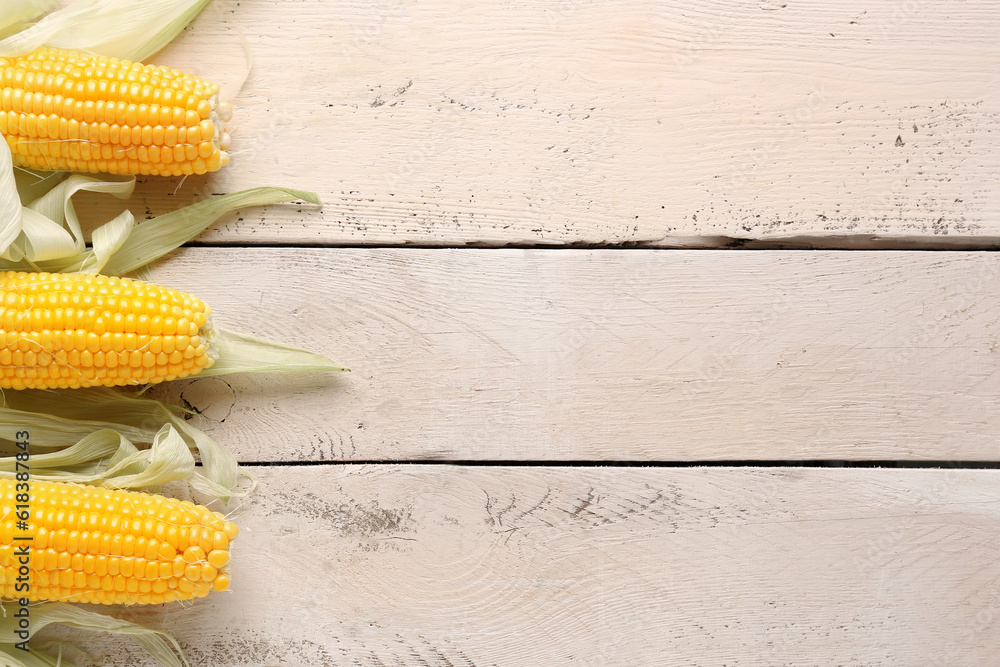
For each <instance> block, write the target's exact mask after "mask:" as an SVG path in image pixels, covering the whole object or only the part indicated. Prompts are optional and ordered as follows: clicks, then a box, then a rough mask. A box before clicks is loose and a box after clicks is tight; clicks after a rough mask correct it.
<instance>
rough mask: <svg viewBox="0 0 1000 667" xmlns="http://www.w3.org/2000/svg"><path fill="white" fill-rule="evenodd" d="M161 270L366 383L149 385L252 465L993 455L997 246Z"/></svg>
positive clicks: (238, 263) (997, 393)
mask: <svg viewBox="0 0 1000 667" xmlns="http://www.w3.org/2000/svg"><path fill="white" fill-rule="evenodd" d="M156 272H157V275H158V276H159V279H160V280H161V281H162V282H165V283H166V284H169V285H172V286H176V287H179V288H182V289H186V290H188V291H191V292H194V293H196V294H199V295H200V296H202V298H204V299H205V300H206V301H207V302H208V303H210V304H212V305H213V306H214V308H215V317H216V321H217V323H219V324H220V325H222V326H228V327H229V328H233V329H236V330H242V331H246V332H247V333H252V334H256V335H260V336H264V337H267V338H272V339H276V340H279V341H282V342H286V343H289V344H294V345H300V346H305V347H309V348H310V349H313V350H315V351H318V352H321V353H324V354H327V355H329V356H330V357H332V358H334V359H336V360H337V361H339V362H340V363H343V364H345V365H347V366H349V367H350V368H352V369H353V372H352V373H350V374H338V375H335V376H310V377H301V376H300V377H270V378H266V379H262V378H260V377H236V376H231V377H230V378H227V379H224V378H213V379H202V380H198V379H195V380H193V381H188V382H182V383H176V384H171V385H170V387H164V388H161V389H158V390H157V395H159V396H162V397H165V398H167V399H168V400H172V401H178V402H180V401H186V402H187V403H188V404H190V405H191V406H192V407H194V408H197V409H198V410H200V411H201V412H202V413H203V420H202V422H203V423H204V424H205V426H206V428H207V430H208V431H209V432H210V433H211V434H213V435H214V436H215V437H216V438H218V439H219V440H220V441H221V442H224V443H225V444H226V445H228V446H229V447H231V448H232V449H234V450H235V451H237V452H238V455H239V456H240V457H241V458H242V460H244V461H261V460H268V461H283V460H284V461H289V460H311V461H324V460H352V461H365V460H373V459H379V460H407V459H444V460H462V459H487V460H489V459H499V460H708V459H715V460H719V459H722V460H743V459H754V460H761V459H842V458H843V459H917V460H928V459H949V460H950V459H962V460H991V461H995V460H997V458H998V456H997V449H996V434H997V433H998V432H1000V411H998V410H996V405H997V401H998V398H1000V374H998V373H997V355H998V349H1000V343H998V341H1000V297H998V295H997V292H996V290H995V289H994V288H995V286H996V285H997V284H998V282H997V280H998V275H1000V257H998V256H997V255H995V254H992V253H920V252H909V253H907V252H900V253H896V252H888V253H887V252H852V253H845V252H789V251H773V252H766V251H743V252H735V251H663V250H659V251H657V250H621V251H608V250H601V251H591V250H505V249H494V250H484V249H479V250H473V249H466V250H416V249H386V250H371V249H367V250H361V249H339V250H337V249H326V250H319V249H317V250H301V249H299V250H292V249H285V250H276V249H270V250H267V249H257V250H254V249H243V248H241V249H189V250H187V251H185V252H183V253H180V254H178V255H177V256H176V257H174V258H173V259H171V260H170V261H168V262H166V263H164V264H162V265H161V266H159V267H158V268H157V270H156ZM237 397H238V400H237Z"/></svg>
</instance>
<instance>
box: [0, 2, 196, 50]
mask: <svg viewBox="0 0 1000 667" xmlns="http://www.w3.org/2000/svg"><path fill="white" fill-rule="evenodd" d="M208 3H209V0H82V1H81V2H76V3H73V4H71V5H69V6H67V7H64V8H62V9H59V10H57V11H54V12H52V13H51V14H49V15H47V16H45V17H44V18H42V19H41V20H40V21H38V22H37V23H36V24H34V25H33V26H31V27H29V28H26V29H25V30H22V31H21V32H18V33H16V34H13V35H11V36H10V37H7V38H6V39H4V40H0V56H20V55H24V54H26V53H30V52H32V51H34V50H35V49H37V48H39V47H41V46H52V47H55V48H60V49H73V50H77V51H89V52H91V53H97V54H100V55H102V56H110V57H114V58H127V59H129V60H143V59H145V58H147V57H148V56H150V55H152V54H154V53H156V52H157V51H159V50H160V49H162V48H163V47H164V46H166V45H167V44H169V43H170V41H171V40H172V39H173V38H174V37H176V36H177V34H178V33H179V32H180V31H181V30H183V29H184V26H186V25H187V24H188V23H190V22H191V21H192V20H193V19H194V18H195V17H196V16H197V15H198V14H199V13H200V12H201V10H202V9H204V8H205V6H206V5H207V4H208Z"/></svg>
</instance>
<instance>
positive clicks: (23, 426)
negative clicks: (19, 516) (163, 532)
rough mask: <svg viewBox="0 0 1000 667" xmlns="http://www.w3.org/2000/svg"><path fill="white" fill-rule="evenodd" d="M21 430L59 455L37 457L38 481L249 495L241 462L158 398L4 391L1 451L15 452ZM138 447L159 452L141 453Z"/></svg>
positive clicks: (2, 466)
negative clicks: (173, 484)
mask: <svg viewBox="0 0 1000 667" xmlns="http://www.w3.org/2000/svg"><path fill="white" fill-rule="evenodd" d="M18 431H28V432H29V433H30V434H31V446H32V448H44V449H52V450H55V451H52V452H46V453H44V454H35V455H34V456H32V459H31V460H32V476H42V475H46V476H51V477H53V478H55V477H58V479H60V480H61V481H72V482H80V483H101V484H103V485H104V486H110V487H114V488H130V489H143V490H155V488H156V487H159V486H160V485H162V484H165V483H166V482H170V481H175V480H186V481H187V482H188V483H189V484H190V485H191V486H192V488H194V489H195V490H197V491H198V492H199V493H202V494H206V495H209V496H211V497H214V498H218V499H221V500H223V501H224V502H225V501H227V500H228V499H229V498H230V497H232V496H239V495H242V493H241V492H240V491H239V490H238V489H237V486H238V483H239V473H238V465H237V463H236V459H235V457H234V456H233V455H232V454H231V453H230V452H229V451H227V450H226V449H224V448H223V447H221V446H219V445H218V444H217V443H216V442H215V441H214V440H212V439H211V438H209V437H208V436H207V435H206V434H205V433H204V432H202V431H201V430H200V429H198V428H196V427H195V426H192V425H191V424H190V423H189V422H187V421H185V420H184V419H183V417H182V416H181V415H180V414H179V413H178V411H177V410H176V409H174V408H171V407H170V406H168V405H167V404H165V403H161V402H160V401H157V400H154V399H151V398H144V397H141V396H135V395H130V394H126V393H122V392H119V391H115V390H113V389H109V388H102V387H94V388H90V389H53V390H47V391H39V390H24V391H8V392H4V395H3V402H2V404H0V449H3V450H4V451H6V453H8V454H13V453H14V450H13V442H14V441H15V439H16V434H17V432H18ZM133 443H143V444H146V443H148V444H150V445H151V447H150V448H149V449H145V450H140V449H138V448H137V447H136V446H135V445H134V444H133ZM194 450H197V452H198V455H199V458H200V459H201V463H202V465H201V468H200V469H199V468H195V467H194V459H193V458H192V457H191V452H192V451H194ZM46 457H47V458H46ZM12 465H13V463H12V459H11V457H8V458H7V459H3V458H0V472H2V471H9V470H11V469H12V467H11V466H12ZM60 471H62V472H60ZM63 472H64V473H66V474H62V473H63Z"/></svg>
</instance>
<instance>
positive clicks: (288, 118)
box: [83, 0, 1000, 246]
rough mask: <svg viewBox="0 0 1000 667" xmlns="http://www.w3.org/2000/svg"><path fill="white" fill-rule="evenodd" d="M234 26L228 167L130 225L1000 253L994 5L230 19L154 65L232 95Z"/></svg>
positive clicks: (475, 7)
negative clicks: (292, 198) (978, 247)
mask: <svg viewBox="0 0 1000 667" xmlns="http://www.w3.org/2000/svg"><path fill="white" fill-rule="evenodd" d="M237 31H239V32H242V33H243V34H245V35H246V36H247V38H248V39H249V40H250V43H251V45H252V47H253V53H254V68H253V71H252V73H251V75H250V78H249V80H248V81H247V83H246V85H245V86H244V88H243V90H242V92H241V93H240V94H239V96H238V97H237V98H236V99H235V104H236V107H237V110H236V114H237V115H236V120H235V129H234V132H233V137H234V152H235V154H234V159H233V163H232V164H231V166H229V167H228V168H227V169H226V170H225V171H224V172H223V173H221V174H220V175H218V176H213V177H209V178H203V179H197V178H192V179H188V181H187V182H186V183H184V185H182V186H180V187H179V188H178V183H177V181H175V180H167V181H161V180H155V181H149V182H146V183H143V184H142V185H141V186H140V188H139V191H138V193H139V197H138V198H137V200H136V201H135V203H134V211H135V213H136V215H137V216H139V217H140V218H143V217H144V216H146V215H147V214H158V213H162V212H165V211H168V210H172V209H173V208H175V207H176V206H178V205H180V204H184V203H189V202H191V201H194V200H197V199H200V198H204V197H206V196H210V195H211V194H212V193H219V192H230V191H235V190H238V189H242V188H245V187H249V186H252V185H265V184H275V185H287V186H293V187H301V188H305V189H315V190H317V191H319V192H320V194H321V195H322V197H323V199H324V201H325V202H326V205H325V207H324V208H323V210H322V211H312V210H309V211H300V209H299V208H298V207H279V208H275V209H272V210H269V211H259V210H254V211H243V212H239V213H237V214H234V215H232V216H229V217H227V218H226V219H225V220H224V221H223V222H221V223H220V224H219V225H218V226H217V227H216V228H215V229H214V230H212V231H210V232H209V233H207V234H205V235H204V236H203V237H202V239H203V240H205V241H221V242H234V241H235V242H239V243H274V242H294V243H325V244H345V243H346V244H359V243H360V244H371V243H377V244H397V243H398V244H403V243H409V244H412V243H417V244H429V245H441V244H445V245H464V244H466V243H481V244H550V243H555V244H571V243H593V244H650V245H666V246H684V245H695V246H705V245H708V246H712V245H718V244H730V243H732V242H733V240H734V239H739V240H751V241H754V240H765V241H773V240H784V241H786V242H790V243H794V242H802V243H806V244H824V243H826V244H829V243H839V244H844V245H848V246H857V245H859V244H860V245H863V244H865V243H879V242H888V243H901V242H919V243H933V244H935V245H947V244H953V243H958V244H969V243H981V244H996V243H998V242H1000V198H998V196H997V189H996V187H995V186H994V185H995V183H996V182H997V181H998V180H1000V164H998V162H997V159H996V156H997V155H998V154H1000V144H998V137H1000V132H998V129H1000V124H998V118H1000V92H998V91H1000V86H998V85H997V74H996V67H995V66H994V65H995V63H996V62H997V61H998V57H1000V47H998V45H997V42H996V39H995V35H996V34H998V33H1000V10H998V8H997V6H996V4H995V3H993V2H990V1H989V0H975V1H972V2H964V1H960V0H947V1H941V2H921V1H919V0H917V1H912V2H911V1H905V2H904V1H902V0H900V1H896V2H886V3H876V4H873V3H870V2H862V1H861V0H846V1H843V2H838V3H835V4H830V3H827V2H821V1H820V0H807V1H804V2H795V3H784V2H771V1H768V2H761V3H738V2H712V3H708V4H702V5H699V6H696V7H693V6H691V4H690V3H687V2H683V1H682V0H658V1H656V2H654V1H651V0H621V1H618V2H613V3H600V2H596V3H595V2H582V1H580V0H564V1H559V2H548V3H528V2H513V3H511V2H503V3H499V2H494V3H474V4H468V5H464V6H462V7H460V8H459V7H456V6H455V4H454V3H453V2H449V1H448V0H431V1H422V2H419V3H418V2H416V1H415V0H379V1H377V2H369V1H360V0H346V1H345V2H315V1H314V2H299V3H295V5H294V8H290V7H289V5H288V4H287V3H281V2H273V1H272V2H265V1H257V2H247V1H246V0H243V1H238V0H216V2H214V3H213V5H212V6H211V7H210V8H209V9H208V10H207V11H206V13H205V15H204V16H203V17H202V18H201V19H199V20H198V21H197V22H196V23H195V24H194V26H193V27H192V28H191V29H190V30H189V32H188V33H187V34H186V35H185V36H183V37H182V38H181V39H180V40H178V42H177V43H176V44H174V45H173V46H171V47H170V48H169V49H168V50H167V51H166V52H165V53H163V54H162V55H161V57H160V58H159V60H160V61H162V62H164V63H166V64H170V65H174V66H179V67H184V68H187V69H190V70H194V71H196V72H198V73H201V74H203V75H206V76H210V77H212V78H214V79H217V80H219V81H221V82H223V83H224V84H226V83H232V82H234V81H235V80H237V79H238V78H239V77H240V76H241V75H242V74H243V73H244V72H245V69H246V68H245V65H244V64H243V63H244V56H243V50H242V47H241V46H240V42H239V38H238V36H237V35H238V32H237ZM147 180H148V179H147ZM175 190H176V194H175ZM83 199H85V200H87V201H88V202H90V203H94V202H96V197H93V196H90V195H86V196H84V197H83ZM117 206H118V204H117V202H115V203H112V204H104V205H103V206H102V207H101V208H100V214H99V215H92V216H91V217H93V218H95V219H97V218H99V217H104V218H105V219H106V218H108V217H109V216H110V214H111V213H112V210H117V208H116V207H117Z"/></svg>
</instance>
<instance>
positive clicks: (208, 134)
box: [0, 48, 232, 176]
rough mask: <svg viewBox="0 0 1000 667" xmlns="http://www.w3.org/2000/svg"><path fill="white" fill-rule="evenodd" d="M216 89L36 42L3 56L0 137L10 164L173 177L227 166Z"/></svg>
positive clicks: (228, 110) (225, 115)
mask: <svg viewBox="0 0 1000 667" xmlns="http://www.w3.org/2000/svg"><path fill="white" fill-rule="evenodd" d="M231 118H232V107H231V106H230V105H229V104H227V103H225V102H221V101H220V100H219V87H218V86H217V85H215V84H212V83H209V82H207V81H204V80H203V79H201V78H199V77H196V76H192V75H188V74H183V73H180V72H177V71H175V70H170V69H167V68H165V67H158V66H155V65H143V64H141V63H132V62H130V61H127V60H119V59H117V58H104V57H100V56H95V55H91V54H87V53H78V52H74V51H63V50H59V49H51V48H41V49H38V50H36V51H33V52H32V53H29V54H27V55H24V56H18V57H8V58H0V134H2V135H3V137H4V138H5V139H6V140H7V144H8V146H10V149H11V153H12V154H13V156H14V164H15V165H16V166H21V167H28V168H31V169H40V170H67V171H84V172H110V173H119V174H153V175H160V176H180V175H189V174H203V173H206V172H207V171H215V170H217V169H220V168H221V167H223V166H225V165H226V164H227V163H228V162H229V154H228V153H227V152H226V149H227V148H228V147H229V143H230V136H229V133H228V132H227V131H226V123H227V122H228V121H229V120H230V119H231Z"/></svg>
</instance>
